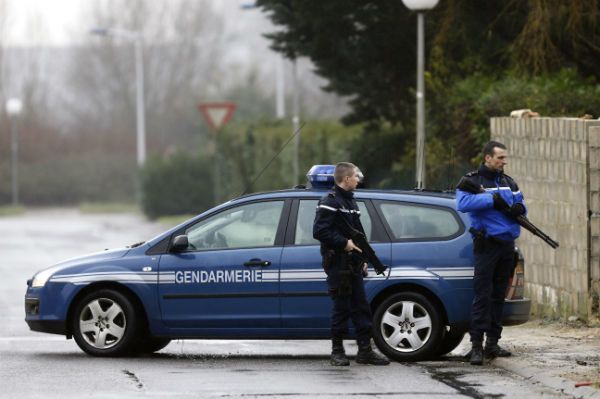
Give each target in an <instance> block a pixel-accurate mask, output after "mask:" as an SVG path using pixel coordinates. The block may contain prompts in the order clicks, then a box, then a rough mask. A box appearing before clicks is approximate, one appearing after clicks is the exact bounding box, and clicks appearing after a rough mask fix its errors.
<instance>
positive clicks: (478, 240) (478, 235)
mask: <svg viewBox="0 0 600 399" xmlns="http://www.w3.org/2000/svg"><path fill="white" fill-rule="evenodd" d="M469 232H470V233H471V234H473V252H475V253H481V252H483V251H484V250H485V233H484V232H483V231H482V230H475V229H474V228H473V227H471V228H470V229H469Z"/></svg>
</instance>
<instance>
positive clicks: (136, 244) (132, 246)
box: [129, 241, 146, 248]
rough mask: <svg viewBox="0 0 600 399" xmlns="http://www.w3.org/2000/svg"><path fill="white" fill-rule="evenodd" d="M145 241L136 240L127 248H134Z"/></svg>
mask: <svg viewBox="0 0 600 399" xmlns="http://www.w3.org/2000/svg"><path fill="white" fill-rule="evenodd" d="M145 242H146V241H140V242H136V243H135V244H131V245H130V246H129V248H136V247H139V246H140V245H142V244H144V243H145Z"/></svg>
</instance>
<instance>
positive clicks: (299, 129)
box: [240, 122, 306, 197]
mask: <svg viewBox="0 0 600 399" xmlns="http://www.w3.org/2000/svg"><path fill="white" fill-rule="evenodd" d="M304 125H306V122H302V124H301V125H300V127H298V129H296V131H295V132H294V134H292V135H291V136H290V138H289V139H287V141H286V142H285V143H283V145H282V146H281V148H280V149H279V151H278V152H277V154H275V156H274V157H273V158H271V160H269V162H267V164H266V165H265V166H264V168H262V170H261V171H260V172H258V175H256V177H255V178H254V180H252V182H250V184H248V185H247V186H246V187H245V188H244V191H243V192H242V193H241V194H240V197H241V196H242V195H244V194H247V193H248V190H249V189H250V187H252V186H254V183H256V181H257V180H258V179H260V177H261V176H262V174H263V173H264V171H265V170H267V168H268V167H269V166H270V165H271V163H272V162H273V161H274V160H275V159H276V158H277V157H278V156H279V154H281V151H283V149H284V148H285V147H286V146H287V145H288V144H289V143H290V141H292V139H293V138H294V137H296V136H297V135H298V133H300V131H301V130H302V128H303V127H304Z"/></svg>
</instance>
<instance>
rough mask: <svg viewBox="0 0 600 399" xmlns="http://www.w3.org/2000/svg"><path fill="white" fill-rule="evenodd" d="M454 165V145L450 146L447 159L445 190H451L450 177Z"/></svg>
mask: <svg viewBox="0 0 600 399" xmlns="http://www.w3.org/2000/svg"><path fill="white" fill-rule="evenodd" d="M455 167H456V165H455V162H454V147H450V158H449V160H448V169H447V171H448V172H447V173H448V177H447V179H448V183H447V185H446V191H453V189H452V186H453V184H452V180H450V179H451V178H452V175H453V174H454V169H455Z"/></svg>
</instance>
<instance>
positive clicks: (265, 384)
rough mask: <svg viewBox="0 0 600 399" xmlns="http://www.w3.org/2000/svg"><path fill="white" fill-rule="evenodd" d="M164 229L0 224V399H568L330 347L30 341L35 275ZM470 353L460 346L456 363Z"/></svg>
mask: <svg viewBox="0 0 600 399" xmlns="http://www.w3.org/2000/svg"><path fill="white" fill-rule="evenodd" d="M164 229H165V227H164V226H160V225H158V224H154V223H149V222H147V221H145V220H144V219H143V218H142V217H140V216H136V215H128V214H113V215H85V214H80V213H79V212H78V211H76V210H41V211H30V212H27V213H26V214H24V215H21V216H15V217H4V218H0V237H2V239H1V240H0V255H1V258H0V273H1V274H0V309H1V310H2V312H3V317H2V319H1V320H2V328H0V398H36V397H40V398H41V397H44V398H48V397H51V398H58V397H60V398H70V397H77V398H82V397H94V398H130V397H131V398H136V397H157V398H162V397H164V398H263V397H266V398H296V397H298V398H313V397H317V398H334V397H336V398H339V397H351V398H396V397H397V398H422V397H423V398H500V397H507V398H508V397H510V398H538V397H544V398H545V397H561V395H560V394H559V393H556V392H553V391H550V390H547V389H546V388H544V387H542V386H537V385H533V384H531V383H530V382H528V381H527V380H524V379H522V378H521V377H518V376H515V375H513V374H511V373H509V372H506V371H504V370H502V369H498V368H494V367H493V366H490V365H488V366H484V367H478V368H473V367H471V366H470V365H469V364H468V363H466V362H465V361H463V359H462V358H461V357H460V356H458V355H457V356H451V357H449V358H446V359H442V360H439V361H435V362H423V363H418V364H399V363H393V364H392V365H390V366H388V367H374V366H361V365H357V364H355V363H354V362H352V364H351V366H350V367H347V368H333V367H331V366H329V362H328V352H329V343H328V342H326V341H220V340H206V341H191V340H186V341H174V342H172V343H171V344H170V345H169V346H167V347H166V348H165V349H163V350H162V351H160V352H159V353H157V354H154V355H152V356H147V357H143V358H125V359H98V358H93V357H90V356H87V355H85V354H84V353H83V352H81V351H80V350H79V348H78V347H77V345H76V344H75V342H73V341H72V340H66V339H65V338H64V337H61V336H58V335H50V334H41V333H35V332H31V331H29V329H28V327H27V325H26V323H25V322H24V320H23V318H24V305H23V298H24V294H25V288H26V280H27V279H28V278H31V277H32V275H33V273H34V272H35V271H37V270H39V269H41V268H44V267H47V266H50V265H52V264H53V263H55V262H58V261H59V260H63V259H65V258H69V257H73V256H77V255H82V254H85V253H89V252H97V251H101V250H104V249H105V248H116V247H122V246H124V245H129V244H132V243H134V242H138V241H142V240H145V239H148V238H151V237H153V236H154V235H155V234H157V233H158V232H160V231H162V230H164ZM463 344H466V343H463ZM465 350H466V349H465V347H464V345H463V346H462V347H459V348H458V349H457V353H460V352H461V351H465ZM347 351H348V353H350V354H352V353H355V351H356V346H355V345H353V344H352V343H348V345H347Z"/></svg>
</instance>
